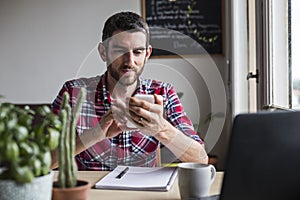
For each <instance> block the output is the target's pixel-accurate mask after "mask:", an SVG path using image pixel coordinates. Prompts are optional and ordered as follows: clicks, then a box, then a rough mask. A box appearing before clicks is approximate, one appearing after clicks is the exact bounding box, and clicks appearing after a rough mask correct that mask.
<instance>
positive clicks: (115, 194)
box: [56, 171, 223, 200]
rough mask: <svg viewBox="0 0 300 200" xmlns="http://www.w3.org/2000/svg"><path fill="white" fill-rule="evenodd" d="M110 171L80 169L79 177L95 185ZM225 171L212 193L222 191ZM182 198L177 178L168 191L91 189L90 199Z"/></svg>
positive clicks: (213, 187)
mask: <svg viewBox="0 0 300 200" xmlns="http://www.w3.org/2000/svg"><path fill="white" fill-rule="evenodd" d="M107 173H108V172H101V171H79V172H78V179H81V180H86V181H89V183H90V184H91V185H92V186H94V185H95V183H96V182H97V181H98V180H100V179H101V178H102V177H104V176H105V175H106V174H107ZM56 175H57V174H56ZM222 180H223V172H217V176H216V179H215V181H214V182H213V184H212V186H211V188H210V194H211V195H214V194H219V193H220V191H221V186H222ZM96 199H97V200H98V199H105V200H117V199H118V200H119V199H122V200H156V199H159V200H163V199H165V200H180V194H179V189H178V183H177V180H176V181H175V183H174V185H173V187H172V188H171V189H170V190H169V191H168V192H149V191H129V190H102V189H101V190H100V189H93V188H92V189H91V190H90V194H89V200H96Z"/></svg>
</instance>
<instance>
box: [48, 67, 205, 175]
mask: <svg viewBox="0 0 300 200" xmlns="http://www.w3.org/2000/svg"><path fill="white" fill-rule="evenodd" d="M106 79H107V72H106V73H105V74H103V75H102V76H97V77H92V78H80V79H76V80H71V81H68V82H66V83H65V84H64V85H63V87H62V89H61V90H60V92H59V94H58V96H57V97H56V99H55V100H54V102H53V104H52V109H53V111H54V113H56V114H58V113H59V110H60V105H61V103H62V96H63V93H64V92H65V91H67V92H68V93H69V94H70V104H71V106H72V107H73V105H75V104H76V102H77V96H78V93H79V89H80V88H81V87H84V88H86V90H87V98H86V101H85V102H84V103H83V106H82V109H81V113H80V116H79V120H78V123H77V134H79V135H81V134H83V133H84V130H87V129H91V128H93V127H95V126H96V125H97V124H98V123H99V121H100V120H101V118H102V116H103V115H104V114H105V113H106V112H107V111H108V110H109V109H110V108H111V105H112V104H111V98H110V93H109V91H108V90H107V82H106ZM136 93H138V94H158V95H161V96H162V97H163V105H164V111H165V113H164V114H165V118H166V119H167V120H168V121H169V122H170V123H171V124H173V126H175V127H176V128H177V129H179V130H181V131H182V132H183V133H184V134H186V135H188V136H190V137H191V138H193V139H194V140H196V141H198V142H200V143H201V144H202V143H203V142H202V140H201V139H200V138H199V136H198V135H197V133H196V132H195V131H194V129H193V126H192V123H191V121H190V119H189V118H188V117H187V115H186V113H185V112H184V110H183V107H182V105H181V103H180V100H179V98H178V96H177V94H176V92H175V90H174V88H173V86H172V85H170V84H168V83H164V82H160V81H155V80H149V79H142V78H140V79H139V86H138V88H137V90H136V92H135V94H136ZM158 147H159V141H158V140H157V139H156V138H154V137H153V136H147V135H144V134H143V133H142V132H140V131H124V132H122V133H121V134H119V135H118V136H116V137H114V138H110V139H104V140H102V141H100V142H98V143H96V144H95V145H93V146H92V147H90V148H88V149H86V150H85V151H83V152H81V153H80V154H78V155H76V162H77V165H78V169H79V170H112V169H114V168H115V167H116V166H117V165H132V166H147V167H153V166H155V161H156V151H157V148H158Z"/></svg>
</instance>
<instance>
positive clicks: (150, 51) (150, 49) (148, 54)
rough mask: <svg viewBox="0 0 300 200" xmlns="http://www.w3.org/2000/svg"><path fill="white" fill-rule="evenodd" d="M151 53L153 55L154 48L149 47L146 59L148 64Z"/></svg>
mask: <svg viewBox="0 0 300 200" xmlns="http://www.w3.org/2000/svg"><path fill="white" fill-rule="evenodd" d="M151 53H152V46H151V45H149V46H148V48H147V50H146V59H145V61H146V62H147V60H148V59H149V57H150V55H151Z"/></svg>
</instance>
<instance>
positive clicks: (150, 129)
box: [128, 94, 167, 136]
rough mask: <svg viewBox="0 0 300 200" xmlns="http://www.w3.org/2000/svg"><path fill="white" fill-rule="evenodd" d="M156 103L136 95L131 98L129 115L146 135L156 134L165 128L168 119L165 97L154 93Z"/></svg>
mask: <svg viewBox="0 0 300 200" xmlns="http://www.w3.org/2000/svg"><path fill="white" fill-rule="evenodd" d="M154 101H155V103H154V104H152V103H149V102H147V101H145V100H140V99H137V98H135V97H131V98H130V99H129V116H128V117H130V118H131V120H132V121H133V122H134V123H135V124H136V126H137V128H138V129H140V130H141V131H142V132H143V133H144V134H146V135H152V136H155V134H157V133H158V132H160V131H162V130H163V129H164V128H165V123H167V121H166V120H165V119H164V116H163V114H164V109H163V99H162V97H161V96H159V95H156V94H154Z"/></svg>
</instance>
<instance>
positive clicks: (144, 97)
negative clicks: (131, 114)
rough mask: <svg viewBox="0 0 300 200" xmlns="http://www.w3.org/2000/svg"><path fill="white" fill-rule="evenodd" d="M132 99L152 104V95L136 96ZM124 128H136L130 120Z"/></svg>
mask: <svg viewBox="0 0 300 200" xmlns="http://www.w3.org/2000/svg"><path fill="white" fill-rule="evenodd" d="M133 97H135V98H137V99H141V100H145V101H148V102H149V103H154V96H153V94H136V95H134V96H133ZM126 126H127V127H128V128H136V126H135V124H134V123H133V122H131V121H130V120H128V121H127V123H126Z"/></svg>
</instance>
